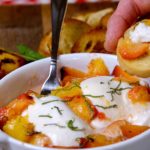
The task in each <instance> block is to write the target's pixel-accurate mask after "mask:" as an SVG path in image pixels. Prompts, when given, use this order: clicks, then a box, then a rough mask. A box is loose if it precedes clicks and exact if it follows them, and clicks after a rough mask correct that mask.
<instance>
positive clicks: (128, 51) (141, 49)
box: [117, 38, 149, 60]
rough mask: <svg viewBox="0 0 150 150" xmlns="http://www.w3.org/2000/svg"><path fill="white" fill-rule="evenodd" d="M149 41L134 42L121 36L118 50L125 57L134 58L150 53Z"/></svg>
mask: <svg viewBox="0 0 150 150" xmlns="http://www.w3.org/2000/svg"><path fill="white" fill-rule="evenodd" d="M148 48H149V44H148V43H132V42H131V41H130V40H128V39H123V38H121V39H120V40H119V43H118V47H117V51H118V52H119V53H120V55H121V56H122V57H123V58H124V59H128V60H133V59H136V58H139V57H141V56H144V55H145V54H146V53H148Z"/></svg>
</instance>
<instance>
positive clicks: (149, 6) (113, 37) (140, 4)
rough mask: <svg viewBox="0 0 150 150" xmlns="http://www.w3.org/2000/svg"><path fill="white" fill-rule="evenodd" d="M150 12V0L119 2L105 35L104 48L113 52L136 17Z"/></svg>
mask: <svg viewBox="0 0 150 150" xmlns="http://www.w3.org/2000/svg"><path fill="white" fill-rule="evenodd" d="M148 12H150V0H120V2H119V4H118V7H117V9H116V11H115V12H114V14H113V15H112V16H111V18H110V20H109V23H108V27H107V33H106V41H105V48H106V50H108V51H111V52H113V51H115V49H116V46H117V42H118V40H119V38H120V37H121V36H123V34H124V32H125V31H126V29H127V28H129V27H130V26H131V25H132V24H133V23H134V22H135V21H136V20H137V18H138V17H140V16H143V15H145V14H147V13H148Z"/></svg>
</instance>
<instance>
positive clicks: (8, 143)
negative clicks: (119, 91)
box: [0, 53, 150, 150]
mask: <svg viewBox="0 0 150 150" xmlns="http://www.w3.org/2000/svg"><path fill="white" fill-rule="evenodd" d="M97 57H101V58H103V60H104V61H105V63H106V65H107V67H108V68H109V70H110V72H112V70H113V68H114V67H115V65H116V64H118V62H117V58H116V57H115V56H114V55H108V54H96V53H93V54H87V53H86V54H84V53H83V54H68V55H62V56H60V57H59V61H58V63H59V65H58V72H59V69H60V68H61V67H62V66H69V67H73V68H77V69H80V70H83V71H86V69H87V64H88V63H89V62H90V60H91V59H93V58H97ZM49 64H50V58H46V59H42V60H39V61H35V62H33V63H30V64H28V65H25V66H23V67H21V68H19V69H17V70H15V71H14V72H12V73H10V74H8V75H7V76H5V77H4V78H3V79H1V80H0V105H5V104H6V103H8V102H9V101H10V100H13V99H14V98H15V97H17V96H18V95H20V94H21V93H23V92H25V91H27V90H29V89H35V87H38V86H39V87H40V86H41V85H42V83H43V82H44V80H45V79H46V77H47V75H48V71H49ZM149 139H150V131H146V132H144V133H142V134H140V135H138V136H136V137H134V138H132V139H129V140H127V141H124V142H120V143H117V144H113V145H110V146H104V147H97V148H89V149H90V150H131V149H132V150H141V149H142V150H149V147H150V142H149ZM66 140H67V139H66ZM39 149H40V150H54V148H39V147H36V146H33V145H30V144H26V143H23V142H20V141H18V140H16V139H14V138H12V137H10V136H8V135H6V134H5V133H4V132H2V131H0V150H39Z"/></svg>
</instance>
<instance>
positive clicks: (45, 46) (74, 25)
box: [38, 19, 91, 56]
mask: <svg viewBox="0 0 150 150" xmlns="http://www.w3.org/2000/svg"><path fill="white" fill-rule="evenodd" d="M90 29H91V27H90V26H89V25H88V24H87V23H85V22H82V21H79V20H75V19H67V20H65V21H64V24H63V26H62V31H61V35H60V42H59V50H58V53H59V54H65V53H70V52H71V48H72V46H73V45H74V43H75V42H76V41H77V40H78V39H79V37H80V36H81V35H82V34H83V33H85V32H88V31H89V30H90ZM51 38H52V34H51V32H49V33H48V34H47V35H45V36H44V37H43V39H42V40H41V42H40V45H39V49H38V50H39V52H40V53H41V54H43V55H44V56H50V55H51Z"/></svg>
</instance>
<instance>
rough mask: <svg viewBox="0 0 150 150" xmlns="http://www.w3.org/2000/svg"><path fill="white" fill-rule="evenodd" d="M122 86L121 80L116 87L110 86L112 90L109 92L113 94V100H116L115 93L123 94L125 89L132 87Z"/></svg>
mask: <svg viewBox="0 0 150 150" xmlns="http://www.w3.org/2000/svg"><path fill="white" fill-rule="evenodd" d="M120 86H121V80H120V81H119V84H118V85H117V86H116V87H115V88H110V89H111V90H110V91H108V92H107V93H110V94H111V97H112V99H111V101H113V100H114V94H117V95H121V92H122V91H123V90H126V89H131V87H126V88H121V87H120Z"/></svg>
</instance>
